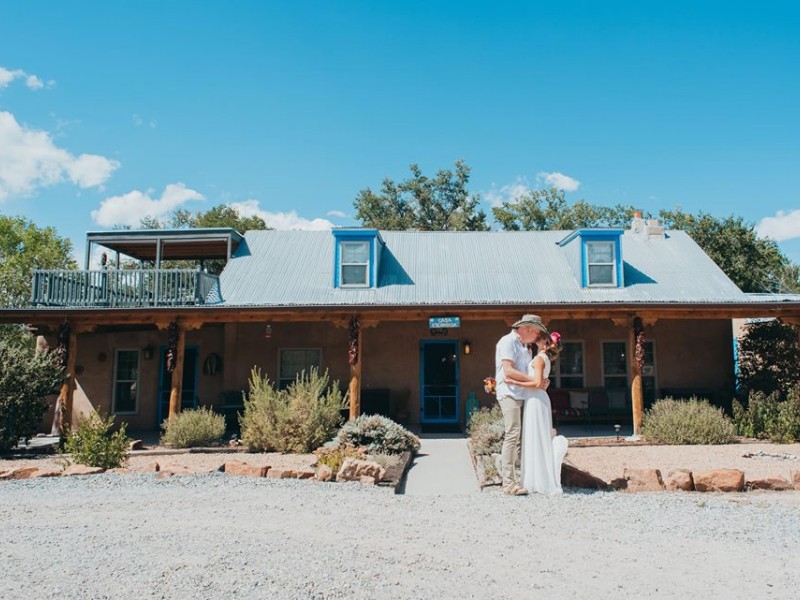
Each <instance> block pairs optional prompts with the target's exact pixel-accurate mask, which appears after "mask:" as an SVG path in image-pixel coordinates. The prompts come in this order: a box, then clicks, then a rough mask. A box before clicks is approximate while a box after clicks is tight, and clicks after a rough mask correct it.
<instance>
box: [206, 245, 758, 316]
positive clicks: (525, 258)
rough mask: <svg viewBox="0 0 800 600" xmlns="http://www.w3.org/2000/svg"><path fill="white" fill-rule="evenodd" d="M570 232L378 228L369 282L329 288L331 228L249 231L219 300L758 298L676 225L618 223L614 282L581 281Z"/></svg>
mask: <svg viewBox="0 0 800 600" xmlns="http://www.w3.org/2000/svg"><path fill="white" fill-rule="evenodd" d="M570 233H571V232H569V231H528V232H511V231H488V232H417V231H381V232H380V235H381V237H382V239H383V241H384V242H385V247H384V250H383V255H382V259H381V264H380V270H379V274H378V285H377V286H376V288H374V289H335V288H334V287H333V272H334V244H335V240H334V236H333V234H332V233H331V232H330V231H274V230H271V231H251V232H248V233H247V234H246V235H245V241H244V243H242V244H241V245H240V247H239V249H238V251H237V252H236V254H235V255H234V257H233V258H232V259H231V261H230V262H229V263H228V265H227V266H226V267H225V270H224V271H223V272H222V274H221V276H220V285H221V290H222V296H223V303H224V305H227V306H264V307H284V306H285V307H294V306H347V305H354V306H427V305H492V306H497V305H518V304H559V303H565V304H587V305H591V304H608V303H618V302H619V303H632V304H639V303H641V304H672V303H675V304H712V303H717V304H718V303H737V304H742V303H745V304H746V303H751V302H752V303H764V302H765V300H766V299H765V298H764V297H763V296H761V295H751V294H745V293H743V292H742V291H741V290H739V288H738V287H736V285H734V283H733V282H731V280H730V279H728V277H727V276H726V275H725V274H724V273H723V272H722V270H721V269H720V268H719V267H718V266H717V265H716V264H715V263H714V262H713V261H712V260H711V259H710V258H709V257H708V256H707V255H706V254H705V253H704V252H703V251H702V250H701V249H700V247H699V246H698V245H697V244H696V243H695V242H694V241H693V240H692V239H691V237H689V236H688V235H687V234H686V233H684V232H683V231H668V232H666V235H665V236H664V237H663V238H659V237H643V236H639V235H634V234H632V233H631V232H629V231H625V232H624V233H623V235H622V236H621V241H622V258H623V262H624V281H625V286H624V287H622V288H591V289H586V288H581V286H580V282H579V279H578V278H576V274H575V273H574V272H573V270H572V268H571V267H570V265H569V263H568V261H567V258H566V253H565V248H562V247H559V245H558V242H559V241H561V240H563V239H564V238H565V236H567V235H569V234H570Z"/></svg>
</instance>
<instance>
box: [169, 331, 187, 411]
mask: <svg viewBox="0 0 800 600" xmlns="http://www.w3.org/2000/svg"><path fill="white" fill-rule="evenodd" d="M176 327H177V329H178V340H177V343H176V352H175V369H173V371H172V389H171V390H170V392H169V420H170V421H172V419H173V417H174V416H175V415H177V414H178V413H179V412H180V411H181V396H182V395H183V354H184V349H185V347H186V331H185V329H184V327H183V326H182V324H181V323H176Z"/></svg>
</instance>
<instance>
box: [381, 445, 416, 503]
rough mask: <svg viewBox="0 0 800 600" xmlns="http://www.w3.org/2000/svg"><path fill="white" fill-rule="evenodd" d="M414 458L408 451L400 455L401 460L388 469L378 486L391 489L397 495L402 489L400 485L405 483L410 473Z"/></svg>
mask: <svg viewBox="0 0 800 600" xmlns="http://www.w3.org/2000/svg"><path fill="white" fill-rule="evenodd" d="M412 458H414V455H413V454H411V452H409V451H408V450H406V451H405V452H403V453H402V454H400V460H399V461H398V462H397V463H396V464H394V465H392V466H391V467H388V468H387V469H386V473H385V474H384V476H383V479H381V481H380V483H378V485H379V486H381V487H390V488H392V489H393V490H394V493H395V494H396V493H397V492H398V490H399V489H400V485H401V484H402V483H403V479H404V478H405V476H406V473H408V467H409V466H411V459H412Z"/></svg>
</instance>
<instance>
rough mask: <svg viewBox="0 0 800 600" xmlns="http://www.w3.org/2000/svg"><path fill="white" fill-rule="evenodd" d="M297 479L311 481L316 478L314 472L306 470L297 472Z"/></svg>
mask: <svg viewBox="0 0 800 600" xmlns="http://www.w3.org/2000/svg"><path fill="white" fill-rule="evenodd" d="M295 477H297V478H298V479H311V478H312V477H314V471H310V470H308V469H304V470H302V471H295Z"/></svg>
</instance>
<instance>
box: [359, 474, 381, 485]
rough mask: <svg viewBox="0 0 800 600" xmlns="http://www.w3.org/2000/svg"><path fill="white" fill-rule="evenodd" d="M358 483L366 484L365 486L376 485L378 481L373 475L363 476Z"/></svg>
mask: <svg viewBox="0 0 800 600" xmlns="http://www.w3.org/2000/svg"><path fill="white" fill-rule="evenodd" d="M358 481H359V482H361V483H363V484H365V485H375V484H376V483H377V481H375V478H374V477H372V476H371V475H362V476H361V477H359V478H358Z"/></svg>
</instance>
